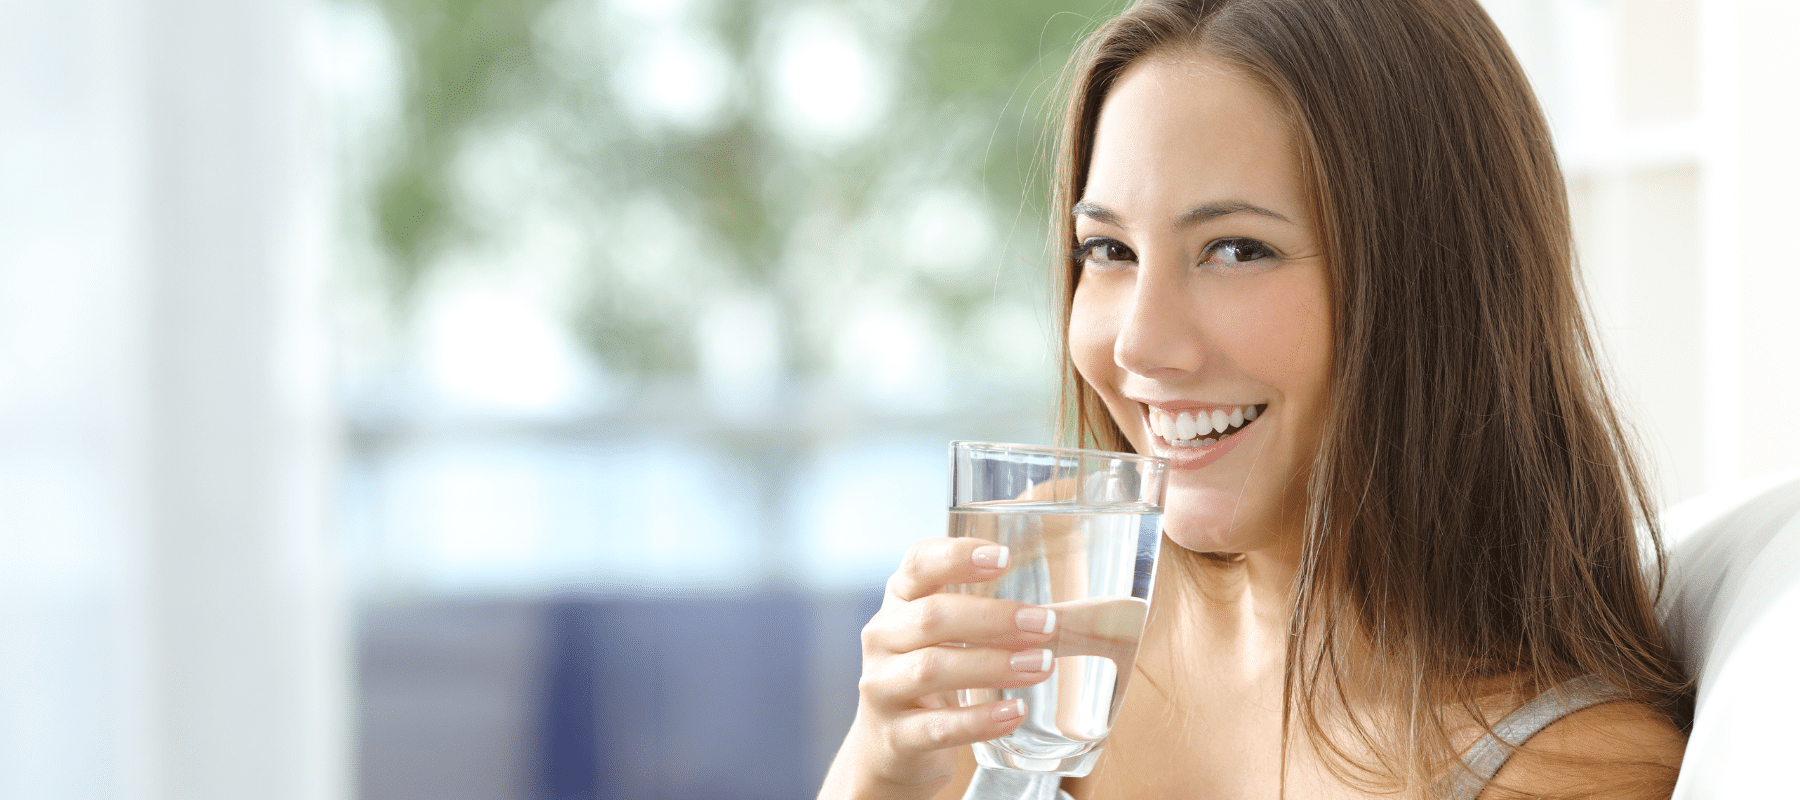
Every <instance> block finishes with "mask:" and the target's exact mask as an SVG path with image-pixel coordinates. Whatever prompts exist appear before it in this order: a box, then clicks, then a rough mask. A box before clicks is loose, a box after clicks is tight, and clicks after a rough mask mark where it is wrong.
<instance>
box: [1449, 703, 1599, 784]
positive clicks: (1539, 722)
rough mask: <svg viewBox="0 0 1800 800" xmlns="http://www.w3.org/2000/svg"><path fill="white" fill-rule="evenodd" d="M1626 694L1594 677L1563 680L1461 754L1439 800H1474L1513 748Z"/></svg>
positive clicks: (1501, 721)
mask: <svg viewBox="0 0 1800 800" xmlns="http://www.w3.org/2000/svg"><path fill="white" fill-rule="evenodd" d="M1625 697H1626V694H1625V692H1624V691H1622V690H1620V689H1619V688H1618V687H1616V686H1614V685H1612V684H1611V683H1609V682H1607V680H1606V679H1605V678H1602V677H1600V676H1598V675H1583V676H1581V677H1579V678H1575V679H1574V680H1570V681H1565V682H1563V683H1559V684H1557V685H1555V686H1552V687H1550V689H1549V690H1547V691H1545V692H1544V693H1543V694H1540V695H1538V696H1537V697H1534V698H1532V699H1531V701H1530V702H1528V703H1526V704H1525V705H1522V706H1520V707H1519V709H1518V710H1517V711H1514V712H1513V713H1511V714H1509V715H1507V717H1506V719H1503V720H1500V724H1498V725H1495V726H1494V731H1493V732H1492V733H1489V734H1487V735H1484V736H1482V737H1481V740H1480V741H1477V742H1476V743H1475V744H1474V745H1473V746H1471V747H1470V748H1469V749H1468V750H1467V751H1465V752H1464V753H1463V757H1462V763H1463V768H1462V769H1457V770H1454V771H1452V772H1451V773H1450V774H1449V775H1447V776H1445V777H1444V780H1443V781H1441V782H1439V783H1438V791H1437V792H1435V795H1436V796H1437V797H1440V798H1443V800H1475V797H1476V796H1477V795H1479V794H1481V790H1482V789H1484V788H1486V787H1487V784H1488V781H1490V780H1492V779H1493V777H1494V775H1496V774H1498V773H1499V772H1500V768H1501V767H1502V766H1505V765H1506V761H1507V759H1509V758H1512V754H1513V748H1516V747H1518V746H1519V745H1522V744H1524V743H1525V740H1527V739H1530V738H1531V737H1532V736H1534V735H1536V734H1537V732H1538V731H1541V730H1543V729H1544V728H1546V727H1549V725H1550V723H1552V722H1555V721H1557V720H1559V719H1562V718H1563V717H1566V716H1568V715H1570V714H1573V713H1575V712H1577V711H1580V710H1582V709H1584V708H1588V707H1590V706H1597V705H1599V704H1601V703H1606V702H1610V701H1613V700H1622V699H1625Z"/></svg>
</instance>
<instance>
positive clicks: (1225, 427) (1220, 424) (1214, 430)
mask: <svg viewBox="0 0 1800 800" xmlns="http://www.w3.org/2000/svg"><path fill="white" fill-rule="evenodd" d="M1268 407H1269V406H1268V404H1267V403H1263V404H1261V405H1249V406H1233V407H1230V408H1214V409H1204V408H1199V409H1187V410H1183V411H1180V412H1171V411H1164V410H1162V409H1160V408H1150V409H1147V410H1148V411H1149V423H1150V430H1151V432H1152V433H1155V434H1156V435H1157V436H1160V437H1162V439H1163V441H1166V442H1168V443H1169V444H1170V446H1173V447H1211V446H1213V445H1215V444H1218V443H1219V442H1221V441H1223V440H1225V439H1227V438H1229V437H1231V436H1233V435H1235V434H1236V433H1237V432H1239V431H1241V430H1243V429H1244V428H1246V427H1248V426H1249V425H1250V423H1251V422H1254V421H1255V420H1256V417H1257V415H1259V414H1261V413H1262V412H1263V410H1264V409H1266V408H1268Z"/></svg>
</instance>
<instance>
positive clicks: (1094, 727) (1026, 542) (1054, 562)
mask: <svg viewBox="0 0 1800 800" xmlns="http://www.w3.org/2000/svg"><path fill="white" fill-rule="evenodd" d="M1161 522H1162V514H1161V509H1155V511H1154V513H1150V512H1146V511H1145V510H1144V509H1143V508H1141V507H1138V508H1132V509H1129V510H1124V511H1121V510H1120V509H1118V508H1116V507H1114V508H1089V509H1084V508H1081V507H1074V506H1070V505H1067V504H1043V505H1027V504H997V505H994V506H987V507H974V508H971V507H963V508H956V509H952V510H951V512H950V535H951V536H973V537H979V538H982V539H988V540H990V541H994V542H998V543H1000V544H1004V545H1006V546H1007V547H1008V548H1010V549H1011V556H1012V561H1011V567H1010V568H1009V569H1008V570H1007V572H1006V574H1005V575H1002V576H1000V577H999V578H997V579H995V580H992V581H988V582H986V583H979V584H967V585H961V586H956V587H953V588H954V590H955V591H959V592H962V593H965V594H973V595H980V596H984V597H1001V598H1006V599H1011V600H1019V601H1023V602H1027V603H1034V604H1038V605H1046V606H1050V607H1051V608H1054V609H1056V611H1057V634H1058V635H1057V636H1056V638H1055V639H1054V640H1053V641H1052V643H1051V652H1052V653H1053V654H1054V655H1055V656H1056V663H1055V667H1054V671H1053V673H1052V675H1051V677H1049V678H1048V679H1046V680H1044V681H1043V682H1041V683H1038V684H1036V685H1034V686H1028V687H1025V688H1022V689H1004V690H1002V689H970V690H963V691H961V692H958V693H957V696H958V700H959V701H960V702H961V703H962V704H963V705H965V706H967V705H975V704H978V703H986V702H991V701H995V700H1001V699H1010V698H1015V697H1016V698H1023V699H1024V700H1025V704H1026V708H1027V712H1026V717H1025V722H1024V723H1023V724H1021V725H1020V726H1019V727H1018V729H1017V730H1016V731H1015V732H1013V733H1012V734H1011V735H1009V736H1006V737H1004V738H1002V739H997V740H995V741H994V742H992V743H991V744H992V746H993V747H995V748H998V749H999V750H1001V751H1003V752H1005V753H1010V754H1012V755H1013V756H1017V757H1020V758H1022V759H1025V760H1026V762H1025V763H1027V764H1029V763H1030V762H1035V761H1040V760H1042V761H1046V762H1058V761H1062V760H1066V759H1070V758H1072V757H1077V756H1081V755H1083V754H1085V753H1088V752H1090V751H1093V750H1095V749H1096V747H1097V746H1098V744H1099V743H1100V742H1101V741H1103V740H1104V739H1105V738H1106V735H1107V734H1108V733H1110V732H1111V731H1112V725H1113V720H1114V717H1115V715H1116V714H1117V713H1118V710H1119V701H1120V700H1121V699H1123V698H1124V695H1125V683H1126V679H1127V678H1128V677H1129V676H1130V674H1131V664H1132V661H1133V660H1134V659H1135V658H1136V656H1137V648H1138V642H1139V641H1140V640H1141V639H1142V638H1143V633H1144V619H1145V615H1146V613H1147V612H1148V610H1149V598H1150V587H1151V579H1152V571H1153V568H1154V565H1155V559H1156V551H1157V547H1158V545H1159V544H1160V542H1161V541H1162V534H1161ZM1009 760H1012V761H1014V762H1015V763H1014V764H1013V766H1017V765H1018V763H1016V762H1017V761H1018V759H1009ZM1047 768H1052V767H1047Z"/></svg>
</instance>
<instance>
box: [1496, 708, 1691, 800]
mask: <svg viewBox="0 0 1800 800" xmlns="http://www.w3.org/2000/svg"><path fill="white" fill-rule="evenodd" d="M1686 748H1687V737H1686V736H1685V735H1683V734H1682V732H1681V730H1680V729H1678V728H1676V727H1675V725H1674V723H1672V722H1670V721H1669V719H1668V717H1666V716H1664V715H1663V714H1662V713H1660V712H1658V711H1657V710H1656V709H1654V708H1651V707H1650V706H1647V705H1644V704H1642V703H1637V702H1630V701H1616V702H1611V703H1602V704H1600V705H1597V706H1593V707H1590V708H1586V709H1583V710H1581V711H1577V712H1575V713H1573V714H1570V715H1569V716H1567V717H1564V718H1562V719H1559V720H1557V721H1556V722H1553V723H1551V724H1550V725H1549V726H1547V727H1545V728H1544V730H1543V731H1541V732H1539V733H1538V734H1537V735H1536V736H1533V737H1531V739H1530V740H1528V741H1527V742H1526V743H1525V745H1524V746H1523V747H1521V748H1519V751H1518V752H1517V753H1516V754H1515V755H1514V756H1513V757H1512V758H1511V759H1510V760H1508V761H1507V762H1506V766H1505V767H1503V768H1502V769H1501V770H1500V772H1499V773H1498V774H1497V775H1495V776H1494V781H1493V784H1491V785H1490V788H1489V790H1488V791H1486V792H1484V793H1482V795H1481V797H1482V800H1499V799H1500V798H1510V797H1518V796H1524V797H1586V798H1606V799H1608V800H1638V799H1639V798H1643V799H1644V800H1648V799H1649V798H1659V799H1660V798H1666V797H1668V796H1669V794H1670V792H1671V791H1672V790H1673V789H1674V786H1675V775H1676V771H1677V770H1679V769H1680V767H1681V756H1682V752H1683V751H1684V750H1686Z"/></svg>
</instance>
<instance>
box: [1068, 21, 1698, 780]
mask: <svg viewBox="0 0 1800 800" xmlns="http://www.w3.org/2000/svg"><path fill="white" fill-rule="evenodd" d="M1182 52H1187V53H1192V52H1198V53H1203V54H1205V55H1207V56H1210V57H1213V58H1217V59H1220V60H1222V61H1224V62H1227V63H1230V64H1232V65H1235V66H1237V67H1239V68H1241V69H1242V70H1244V71H1245V72H1246V73H1247V74H1249V75H1251V76H1252V77H1253V78H1254V79H1256V80H1258V81H1259V82H1261V83H1262V84H1263V86H1264V88H1265V89H1266V90H1267V91H1268V93H1269V96H1270V97H1271V98H1273V99H1274V100H1275V102H1277V103H1278V104H1279V105H1281V106H1284V107H1285V110H1286V111H1287V112H1288V114H1289V116H1290V118H1291V119H1292V120H1293V122H1292V124H1293V127H1294V135H1295V141H1296V142H1297V144H1298V147H1299V150H1300V152H1299V157H1300V160H1301V169H1302V174H1303V175H1304V176H1305V180H1306V182H1307V184H1308V185H1307V190H1308V193H1309V198H1310V202H1311V204H1312V206H1313V208H1312V211H1313V212H1314V213H1313V219H1314V220H1316V221H1317V224H1318V226H1319V231H1318V232H1319V235H1320V239H1321V241H1322V242H1323V243H1324V246H1325V253H1326V259H1327V263H1328V265H1329V268H1328V271H1329V273H1330V276H1331V284H1332V294H1333V302H1334V304H1335V305H1334V309H1333V316H1332V318H1333V325H1334V337H1335V339H1334V348H1335V363H1334V374H1333V377H1332V403H1331V409H1332V410H1331V412H1330V418H1329V419H1328V420H1327V423H1326V432H1325V434H1324V437H1323V441H1322V444H1321V446H1320V449H1319V452H1318V454H1317V459H1316V462H1315V464H1314V466H1313V469H1312V474H1311V478H1310V481H1311V483H1310V485H1309V498H1310V508H1309V509H1308V512H1307V520H1306V533H1305V540H1304V543H1303V556H1302V565H1301V569H1300V574H1299V577H1298V579H1297V581H1298V582H1297V587H1296V596H1295V601H1294V607H1293V615H1292V623H1291V624H1292V628H1293V630H1292V633H1294V634H1296V635H1294V636H1291V637H1290V638H1289V642H1290V644H1289V649H1288V654H1287V673H1286V675H1287V678H1286V689H1285V692H1284V710H1283V730H1284V731H1285V732H1287V733H1286V735H1284V748H1285V747H1286V746H1287V741H1288V740H1290V739H1291V738H1292V735H1293V732H1294V731H1296V730H1299V731H1304V732H1305V733H1306V734H1307V735H1308V736H1309V737H1310V738H1311V740H1312V742H1313V743H1314V744H1315V745H1316V746H1317V749H1318V750H1319V752H1320V753H1321V754H1322V755H1325V756H1326V762H1327V764H1328V765H1329V766H1331V768H1332V770H1333V771H1334V772H1335V773H1336V774H1337V775H1338V776H1339V777H1340V778H1342V779H1345V780H1349V781H1353V782H1355V783H1358V784H1359V785H1362V786H1364V787H1365V788H1370V789H1384V790H1388V791H1401V792H1403V793H1407V794H1417V793H1419V792H1421V791H1422V790H1423V789H1424V787H1427V786H1429V785H1431V783H1432V781H1434V780H1436V779H1437V777H1439V776H1441V775H1443V774H1444V772H1445V770H1447V769H1451V768H1453V763H1454V762H1453V759H1454V756H1455V753H1454V751H1453V749H1452V744H1451V743H1452V741H1453V739H1455V734H1454V732H1453V731H1452V728H1453V727H1454V723H1452V722H1450V721H1448V719H1447V718H1448V717H1449V716H1453V715H1447V714H1446V710H1453V709H1461V710H1465V711H1467V713H1468V715H1471V716H1472V717H1473V718H1474V719H1477V720H1480V719H1483V718H1484V717H1483V714H1482V713H1481V708H1482V702H1483V701H1484V697H1483V694H1484V693H1488V692H1491V691H1492V687H1494V686H1495V685H1504V686H1508V687H1511V688H1510V689H1509V690H1508V692H1510V693H1512V694H1513V695H1514V696H1519V695H1522V696H1525V697H1529V696H1530V693H1531V692H1535V691H1537V690H1541V689H1543V688H1546V687H1548V686H1551V685H1554V684H1556V683H1558V682H1561V681H1563V680H1567V679H1569V678H1573V677H1576V676H1580V675H1585V674H1589V673H1593V674H1597V675H1600V676H1601V677H1603V678H1605V679H1607V680H1608V681H1610V682H1611V683H1612V684H1614V685H1615V686H1618V687H1620V688H1622V689H1624V690H1625V691H1626V692H1628V693H1629V694H1630V696H1631V697H1632V698H1633V699H1636V700H1638V701H1640V702H1643V703H1645V704H1647V705H1649V706H1651V707H1653V708H1656V709H1658V710H1660V711H1661V712H1663V713H1665V714H1667V715H1668V716H1669V717H1670V718H1671V719H1672V720H1674V721H1676V722H1677V724H1682V723H1683V722H1685V719H1686V717H1687V715H1688V713H1689V707H1690V704H1691V695H1690V690H1689V684H1688V682H1687V680H1686V678H1685V677H1684V675H1683V674H1682V671H1681V670H1680V668H1679V667H1678V666H1677V665H1676V663H1675V660H1674V658H1673V657H1672V655H1671V651H1670V649H1669V647H1668V644H1667V642H1666V640H1665V639H1664V636H1663V633H1662V630H1661V628H1660V626H1659V625H1658V622H1657V618H1656V614H1655V610H1654V602H1653V596H1652V595H1653V587H1654V586H1655V585H1657V584H1659V583H1660V577H1661V569H1662V566H1661V555H1662V550H1661V542H1660V538H1659V534H1658V529H1657V525H1656V520H1655V516H1654V513H1653V507H1652V504H1651V500H1650V495H1649V493H1648V492H1647V491H1646V487H1645V481H1644V478H1643V475H1642V472H1641V471H1640V468H1639V466H1638V464H1637V461H1636V460H1635V458H1634V456H1633V455H1632V453H1631V448H1630V446H1629V442H1628V437H1627V436H1626V433H1625V430H1624V427H1623V425H1622V424H1621V422H1620V420H1619V418H1618V416H1617V414H1616V413H1615V411H1614V409H1613V406H1612V404H1611V403H1610V401H1609V400H1608V399H1607V396H1606V393H1605V390H1604V386H1603V381H1602V379H1601V373H1600V370H1599V367H1598V365H1597V361H1596V354H1595V347H1594V343H1593V340H1592V337H1591V334H1590V332H1589V330H1588V328H1587V323H1586V320H1585V316H1584V313H1583V309H1582V302H1581V297H1580V293H1579V290H1578V288H1577V284H1576V279H1575V274H1574V263H1573V253H1572V250H1573V247H1572V242H1571V233H1570V226H1569V210H1568V201H1567V198H1566V195H1565V190H1564V184H1563V179H1562V175H1561V172H1560V169H1559V168H1558V166H1557V162H1556V157H1555V154H1554V152H1553V150H1552V147H1551V141H1550V132H1549V128H1548V126H1547V125H1546V123H1545V121H1544V117H1543V114H1542V112H1541V111H1540V109H1539V107H1538V104H1537V101H1536V99H1535V97H1534V96H1533V94H1532V92H1531V89H1530V86H1529V85H1528V83H1527V82H1526V79H1525V77H1524V74H1523V72H1522V70H1521V69H1520V68H1519V65H1518V63H1517V62H1516V61H1515V60H1514V58H1513V56H1512V53H1511V51H1510V50H1509V49H1508V48H1507V46H1506V43H1505V41H1504V39H1503V38H1502V37H1501V35H1500V33H1499V31H1498V30H1497V29H1496V28H1495V26H1494V24H1493V22H1492V21H1491V20H1490V19H1489V18H1488V16H1487V15H1486V13H1485V12H1483V11H1482V9H1481V7H1480V6H1479V4H1478V3H1477V1H1476V0H1332V1H1331V2H1319V0H1155V1H1153V2H1140V3H1138V4H1136V5H1134V6H1132V7H1131V8H1130V9H1129V10H1127V11H1126V12H1124V14H1123V15H1121V16H1120V17H1118V18H1116V19H1113V20H1111V21H1110V22H1108V23H1106V24H1105V25H1103V26H1102V27H1101V28H1100V29H1098V30H1097V31H1095V32H1094V34H1092V35H1091V36H1090V37H1089V39H1088V41H1087V43H1086V45H1085V46H1084V47H1083V48H1082V49H1081V50H1080V51H1078V52H1077V55H1076V57H1075V60H1074V62H1072V65H1071V72H1070V86H1069V103H1068V107H1067V111H1066V116H1065V121H1064V128H1063V132H1062V138H1061V142H1060V153H1059V163H1058V176H1057V196H1056V201H1055V203H1054V204H1053V206H1052V208H1053V209H1055V211H1056V212H1057V218H1056V220H1055V221H1054V223H1053V224H1054V225H1055V226H1056V230H1057V232H1058V233H1057V235H1058V237H1059V241H1058V247H1056V248H1055V250H1053V252H1058V251H1060V252H1066V251H1067V250H1068V249H1069V247H1071V246H1072V245H1074V244H1075V240H1074V228H1073V221H1072V218H1071V217H1070V211H1071V208H1072V206H1073V204H1074V203H1075V202H1077V201H1078V200H1080V199H1081V196H1082V192H1083V189H1084V184H1085V181H1086V177H1087V167H1088V162H1089V158H1090V156H1091V151H1092V147H1093V141H1094V131H1095V125H1096V122H1097V120H1098V118H1099V114H1100V107H1101V104H1102V103H1103V102H1104V100H1105V98H1106V95H1107V92H1108V91H1109V90H1110V89H1111V88H1112V86H1113V84H1114V82H1115V81H1116V80H1117V79H1118V78H1119V76H1120V75H1121V74H1122V73H1123V72H1124V71H1125V70H1126V68H1127V67H1129V66H1131V65H1132V64H1134V63H1136V62H1137V61H1139V60H1141V59H1143V58H1146V57H1149V56H1154V55H1159V54H1174V53H1182ZM1061 269H1062V271H1063V279H1062V280H1061V281H1060V282H1059V283H1060V293H1061V298H1060V303H1061V306H1062V312H1063V313H1062V318H1063V321H1064V324H1065V330H1064V334H1065V335H1064V337H1063V340H1064V348H1065V351H1064V354H1063V364H1064V379H1065V391H1064V395H1065V398H1064V400H1065V402H1064V407H1065V419H1066V420H1067V421H1068V422H1069V423H1070V424H1071V426H1072V428H1073V429H1074V432H1075V435H1076V437H1077V438H1078V439H1079V440H1080V441H1081V442H1082V443H1083V444H1085V445H1088V446H1096V447H1102V448H1111V449H1119V450H1129V449H1130V448H1131V445H1130V444H1129V442H1127V441H1126V439H1125V437H1124V435H1123V434H1122V432H1121V431H1120V429H1119V428H1118V426H1117V425H1116V424H1115V423H1114V422H1113V420H1112V419H1111V418H1110V417H1109V416H1108V415H1107V413H1106V410H1105V407H1104V405H1103V403H1102V402H1101V401H1100V399H1099V397H1098V395H1097V394H1096V393H1095V392H1094V391H1093V389H1092V388H1090V387H1088V386H1087V385H1086V384H1085V383H1084V382H1083V381H1082V380H1081V378H1080V377H1079V375H1078V374H1077V373H1076V372H1075V370H1074V366H1073V362H1072V361H1071V360H1070V358H1069V357H1068V353H1067V335H1066V334H1067V331H1066V324H1067V320H1068V318H1069V310H1070V307H1071V303H1072V302H1073V295H1074V288H1075V285H1076V282H1077V281H1078V280H1079V278H1080V275H1079V265H1078V264H1075V263H1073V262H1071V261H1069V260H1067V259H1064V260H1062V261H1061ZM1368 410H1378V413H1367V411H1368ZM1640 531H1641V532H1642V537H1641V540H1640ZM1171 549H1178V548H1171ZM1216 560H1217V561H1221V562H1223V561H1228V560H1229V559H1228V558H1217V559H1216ZM1645 564H1649V565H1650V568H1649V570H1646V569H1645V568H1644V565H1645ZM1370 652H1373V653H1381V654H1383V658H1382V659H1381V660H1380V663H1378V664H1376V665H1374V666H1373V667H1372V669H1373V670H1374V673H1372V679H1371V680H1370V685H1369V686H1364V687H1357V692H1358V693H1359V694H1360V695H1361V696H1364V697H1367V696H1369V694H1370V692H1371V690H1372V691H1373V692H1374V694H1375V699H1376V700H1377V701H1378V702H1377V706H1378V707H1380V708H1384V709H1388V711H1385V712H1383V713H1384V714H1386V715H1390V718H1388V719H1384V720H1383V722H1382V724H1380V725H1375V724H1371V723H1370V722H1368V721H1367V720H1366V719H1365V718H1362V717H1359V716H1358V715H1356V714H1353V713H1347V715H1348V716H1349V717H1351V718H1352V724H1350V726H1349V732H1348V733H1345V732H1344V730H1345V729H1344V727H1343V721H1342V719H1338V720H1337V721H1336V722H1335V723H1334V724H1333V725H1327V724H1326V723H1325V722H1324V721H1323V718H1324V717H1326V716H1327V715H1328V714H1329V711H1330V710H1331V709H1332V708H1335V709H1336V710H1338V711H1343V712H1349V709H1348V708H1347V707H1346V706H1344V705H1343V703H1344V702H1345V701H1344V700H1343V698H1345V697H1347V696H1348V695H1349V694H1350V692H1349V687H1346V686H1345V685H1344V684H1343V681H1344V680H1345V678H1344V675H1345V673H1346V671H1347V670H1346V669H1345V668H1346V666H1347V665H1349V664H1352V663H1357V660H1358V659H1363V660H1366V656H1358V655H1357V654H1358V653H1370ZM1357 669H1358V670H1364V672H1365V673H1366V671H1367V670H1366V668H1364V667H1362V666H1358V667H1357ZM1488 699H1490V700H1491V698H1488ZM1333 704H1336V705H1335V706H1334V705H1333ZM1490 711H1491V709H1490ZM1338 716H1339V717H1342V716H1345V715H1338ZM1488 718H1490V719H1491V716H1490V717H1488ZM1356 719H1363V721H1362V722H1360V723H1358V722H1356V721H1355V720H1356ZM1334 726H1335V727H1334ZM1328 728H1331V729H1333V730H1336V731H1337V732H1336V733H1333V734H1329V735H1328V733H1327V729H1328ZM1384 731H1385V732H1384ZM1663 772H1665V773H1666V772H1668V771H1667V770H1663ZM1633 774H1634V775H1637V776H1639V777H1641V776H1642V775H1644V774H1645V773H1644V772H1643V771H1642V770H1634V771H1633ZM1658 780H1661V781H1664V782H1672V780H1673V776H1672V775H1667V774H1665V775H1662V776H1660V777H1658Z"/></svg>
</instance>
